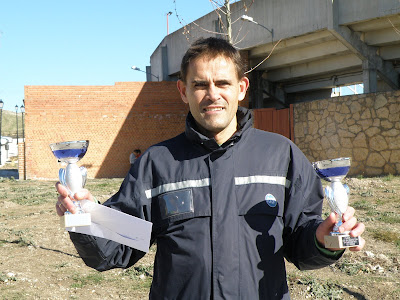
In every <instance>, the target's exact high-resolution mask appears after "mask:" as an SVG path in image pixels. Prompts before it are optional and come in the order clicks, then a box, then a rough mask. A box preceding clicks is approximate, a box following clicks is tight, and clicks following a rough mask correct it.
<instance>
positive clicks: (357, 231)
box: [350, 223, 365, 236]
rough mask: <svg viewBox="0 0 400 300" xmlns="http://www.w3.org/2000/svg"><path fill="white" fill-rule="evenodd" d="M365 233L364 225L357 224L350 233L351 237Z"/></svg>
mask: <svg viewBox="0 0 400 300" xmlns="http://www.w3.org/2000/svg"><path fill="white" fill-rule="evenodd" d="M364 231H365V225H364V223H357V224H356V225H355V226H354V227H353V228H352V229H351V231H350V236H360V235H362V234H363V233H364Z"/></svg>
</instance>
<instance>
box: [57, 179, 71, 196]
mask: <svg viewBox="0 0 400 300" xmlns="http://www.w3.org/2000/svg"><path fill="white" fill-rule="evenodd" d="M56 190H57V193H59V194H60V195H61V196H64V198H66V197H68V194H69V193H68V190H67V188H66V187H65V186H63V185H62V184H61V182H57V183H56Z"/></svg>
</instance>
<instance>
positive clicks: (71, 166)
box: [50, 140, 91, 227]
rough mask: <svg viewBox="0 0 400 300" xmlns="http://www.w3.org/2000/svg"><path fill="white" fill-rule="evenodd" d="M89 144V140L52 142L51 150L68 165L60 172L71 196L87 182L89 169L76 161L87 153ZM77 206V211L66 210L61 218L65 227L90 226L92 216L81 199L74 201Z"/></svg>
mask: <svg viewBox="0 0 400 300" xmlns="http://www.w3.org/2000/svg"><path fill="white" fill-rule="evenodd" d="M88 146H89V141H88V140H83V141H69V142H61V143H54V144H50V148H51V151H52V152H53V154H54V156H55V157H56V158H57V159H58V161H59V162H61V163H66V164H67V167H66V168H65V169H64V168H61V169H60V170H59V172H58V175H59V179H60V182H61V183H62V184H63V185H64V186H65V187H66V188H67V189H68V192H69V195H70V197H71V198H72V199H73V195H74V194H75V193H76V192H78V191H80V190H81V189H82V188H83V187H84V186H85V183H86V177H87V170H86V168H85V167H78V166H77V165H76V163H77V162H78V161H79V160H80V159H81V158H82V157H83V156H84V155H85V154H86V151H87V148H88ZM73 202H74V205H75V206H76V208H77V213H75V214H72V213H70V212H69V211H66V212H65V214H64V216H63V217H62V218H61V224H62V226H64V227H76V226H89V225H90V224H91V217H90V214H89V213H85V212H84V211H83V209H82V207H81V205H80V203H79V201H73Z"/></svg>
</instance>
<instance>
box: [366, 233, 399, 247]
mask: <svg viewBox="0 0 400 300" xmlns="http://www.w3.org/2000/svg"><path fill="white" fill-rule="evenodd" d="M372 236H373V238H374V239H376V240H380V241H382V242H386V243H394V244H395V245H396V246H397V247H398V248H400V234H398V233H396V232H393V231H388V230H383V229H375V230H374V231H373V232H372Z"/></svg>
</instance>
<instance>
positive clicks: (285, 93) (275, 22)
mask: <svg viewBox="0 0 400 300" xmlns="http://www.w3.org/2000/svg"><path fill="white" fill-rule="evenodd" d="M204 1H206V0H204ZM251 2H253V1H250V0H247V1H246V0H243V1H238V2H235V3H233V4H231V14H232V21H233V25H232V26H233V28H232V29H233V35H232V36H233V43H234V44H235V46H236V47H238V48H239V49H240V50H241V51H242V52H243V54H244V55H245V56H246V57H247V59H248V65H249V69H251V68H254V67H256V66H257V67H256V68H255V69H254V70H253V71H251V72H250V73H249V74H248V75H249V77H250V81H251V90H250V107H251V108H263V107H276V108H282V107H287V106H288V105H289V104H292V103H297V102H303V101H311V100H315V99H321V98H328V97H330V94H331V91H332V88H333V87H339V86H344V85H351V84H356V83H363V84H364V93H374V92H380V91H391V90H398V89H400V84H399V70H400V1H399V0H379V1H377V0H369V1H368V0H350V1H349V0H280V1H277V0H254V2H253V3H251ZM246 6H247V8H248V9H244V7H246ZM242 15H247V16H249V17H250V18H252V19H253V21H254V22H256V23H258V24H255V23H254V22H253V23H252V22H246V21H243V20H242V18H241V16H242ZM221 27H223V25H222V26H221V22H219V20H218V15H217V14H216V12H214V11H212V12H210V13H209V14H207V15H205V16H203V17H202V18H200V19H198V20H196V21H194V22H192V23H190V24H188V25H186V26H184V27H182V28H181V29H179V30H177V31H175V32H173V33H171V34H169V35H168V36H166V37H165V38H164V39H163V41H162V42H161V43H160V44H159V46H158V47H157V48H156V49H155V51H154V52H153V54H152V55H151V58H150V66H148V67H147V69H146V72H147V75H148V76H147V80H148V81H155V80H157V79H156V77H155V76H157V77H159V78H160V80H176V79H177V76H178V73H179V67H180V60H181V58H182V56H183V54H184V52H185V51H186V49H187V48H188V46H189V44H190V43H191V42H193V41H194V40H195V39H197V38H198V37H207V36H221V35H219V34H217V33H215V32H224V30H222V29H221ZM270 54H271V55H270ZM269 55H270V57H269V58H268V59H266V58H267V57H268V56H269ZM151 74H153V75H155V76H152V75H151Z"/></svg>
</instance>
